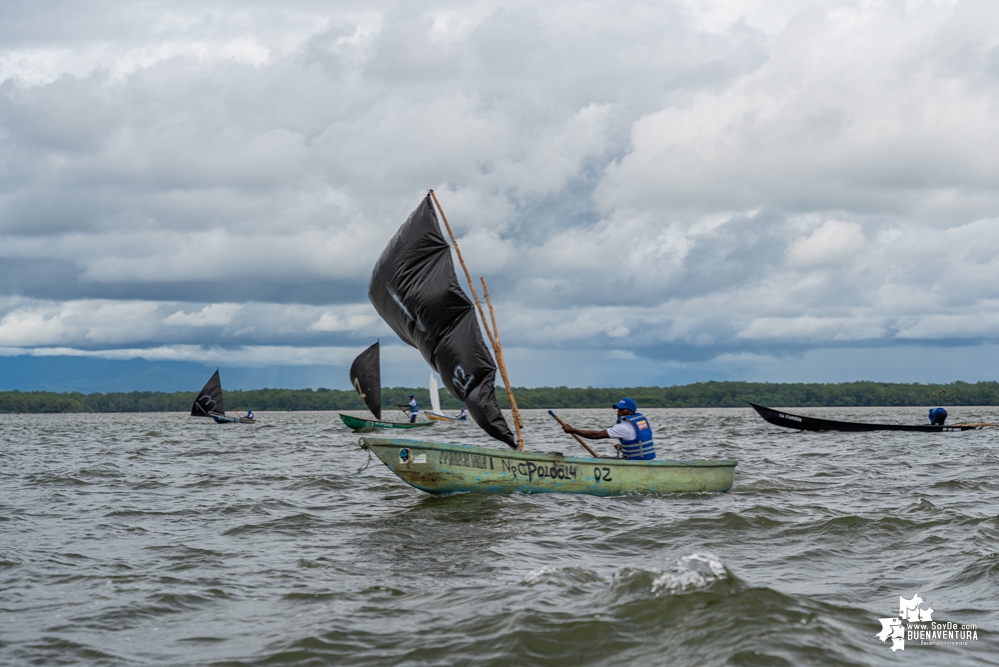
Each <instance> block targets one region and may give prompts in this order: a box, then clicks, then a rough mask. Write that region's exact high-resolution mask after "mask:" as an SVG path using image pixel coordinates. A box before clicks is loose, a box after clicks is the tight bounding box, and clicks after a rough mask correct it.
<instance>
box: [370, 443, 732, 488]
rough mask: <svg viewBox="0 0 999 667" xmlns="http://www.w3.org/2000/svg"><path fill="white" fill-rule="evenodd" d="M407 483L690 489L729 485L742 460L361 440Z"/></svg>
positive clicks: (521, 486) (497, 486)
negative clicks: (624, 457)
mask: <svg viewBox="0 0 999 667" xmlns="http://www.w3.org/2000/svg"><path fill="white" fill-rule="evenodd" d="M361 447H362V448H363V449H367V450H369V451H370V452H372V453H373V454H374V455H375V456H377V457H378V458H379V459H380V460H381V461H382V463H384V464H385V465H386V466H388V468H389V470H391V471H392V472H394V473H395V474H396V475H398V476H399V477H400V478H401V479H402V480H403V481H404V482H406V483H408V484H411V485H412V486H415V487H416V488H418V489H420V490H421V491H426V492H427V493H586V494H591V495H596V496H617V495H622V494H626V493H692V492H698V491H728V490H729V489H730V488H732V481H733V477H734V476H735V466H736V465H738V461H734V460H729V459H720V460H705V461H670V460H666V459H655V460H652V461H625V460H622V459H594V458H583V457H578V456H562V455H561V454H557V453H551V454H545V453H541V452H519V451H514V450H510V449H492V448H489V447H474V446H471V445H458V444H452V443H443V442H424V441H422V440H403V439H387V438H361Z"/></svg>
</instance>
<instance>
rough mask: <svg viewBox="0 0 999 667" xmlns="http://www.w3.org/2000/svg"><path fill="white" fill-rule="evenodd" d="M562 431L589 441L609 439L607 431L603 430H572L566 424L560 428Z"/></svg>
mask: <svg viewBox="0 0 999 667" xmlns="http://www.w3.org/2000/svg"><path fill="white" fill-rule="evenodd" d="M562 430H563V431H565V432H566V433H575V434H576V435H581V436H583V437H584V438H589V439H590V440H602V439H604V438H609V437H610V434H608V433H607V429H604V430H603V431H587V430H586V429H582V428H573V427H572V426H569V425H568V424H566V425H565V426H563V427H562Z"/></svg>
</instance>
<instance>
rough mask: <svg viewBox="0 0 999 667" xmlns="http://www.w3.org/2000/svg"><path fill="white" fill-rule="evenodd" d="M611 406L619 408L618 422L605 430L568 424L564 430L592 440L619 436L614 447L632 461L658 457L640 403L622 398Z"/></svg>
mask: <svg viewBox="0 0 999 667" xmlns="http://www.w3.org/2000/svg"><path fill="white" fill-rule="evenodd" d="M611 407H613V408H617V423H616V424H614V425H613V426H611V427H610V428H608V429H605V430H603V431H587V430H586V429H580V428H573V427H571V426H569V425H568V424H566V425H565V426H563V427H562V430H563V431H565V432H566V433H575V434H576V435H581V436H583V437H584V438H590V439H591V440H600V439H602V438H617V439H618V442H619V443H620V444H617V445H614V447H615V448H616V449H618V450H620V452H621V453H622V454H623V455H624V458H626V459H629V460H632V461H649V460H651V459H654V458H656V445H655V443H654V442H653V441H652V427H650V426H649V420H648V419H646V418H645V415H643V414H641V413H640V412H638V405H637V404H636V403H635V401H633V400H631V399H630V398H622V399H621V400H620V401H619V402H617V403H615V404H614V405H612V406H611Z"/></svg>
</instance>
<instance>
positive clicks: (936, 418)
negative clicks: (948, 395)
mask: <svg viewBox="0 0 999 667" xmlns="http://www.w3.org/2000/svg"><path fill="white" fill-rule="evenodd" d="M945 421H947V411H946V410H944V409H943V408H933V409H932V410H930V423H931V424H933V425H934V426H943V425H944V422H945Z"/></svg>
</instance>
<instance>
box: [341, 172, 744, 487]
mask: <svg viewBox="0 0 999 667" xmlns="http://www.w3.org/2000/svg"><path fill="white" fill-rule="evenodd" d="M435 204H436V208H435ZM438 212H440V220H441V221H442V222H443V224H444V226H445V228H446V229H447V232H448V235H449V236H450V239H451V242H450V243H449V242H448V241H447V240H445V238H444V235H443V233H442V232H441V228H440V222H439V221H438V217H437V213H438ZM452 248H453V249H454V252H455V254H456V255H457V257H458V260H459V262H461V265H462V269H463V270H464V272H465V278H466V279H467V280H468V284H469V288H470V290H471V292H472V297H473V299H474V303H473V301H472V300H471V299H469V298H468V296H466V295H465V292H464V291H463V290H462V289H461V286H460V284H459V282H458V276H457V274H456V273H455V268H454V262H453V260H452V259H451V250H452ZM480 280H481V281H482V289H483V296H484V298H485V301H486V303H487V304H488V306H489V314H490V318H491V322H492V326H491V327H490V326H489V320H487V318H486V314H485V311H484V309H483V307H482V303H481V301H479V298H478V294H477V293H476V290H475V285H474V283H472V279H471V275H470V274H469V272H468V268H467V267H466V266H465V263H464V260H463V259H462V256H461V250H460V249H459V248H458V243H457V240H456V239H455V238H454V234H453V232H452V231H451V227H450V225H449V224H448V222H447V218H446V217H445V216H444V213H443V211H440V203H439V202H438V201H437V197H436V195H435V194H434V192H433V190H431V191H430V192H429V193H428V194H427V196H426V197H425V198H424V200H423V202H422V203H421V204H420V205H419V206H418V207H417V208H416V210H415V211H413V212H412V213H411V214H410V216H409V218H408V219H407V220H406V222H405V223H404V224H403V225H402V227H401V228H400V229H399V231H398V232H397V233H396V234H395V236H394V237H392V240H391V241H390V242H389V244H388V246H387V247H386V248H385V250H384V251H383V252H382V254H381V256H380V257H379V259H378V262H377V263H376V264H375V268H374V271H373V272H372V275H371V281H370V282H369V283H368V297H369V298H370V299H371V303H372V304H373V305H374V307H375V310H376V311H377V312H378V314H379V315H380V316H381V317H382V319H383V320H385V322H386V323H387V324H388V325H389V326H390V327H391V328H392V330H393V331H395V333H396V334H398V336H399V337H400V338H401V339H402V340H403V341H404V342H406V343H408V344H409V345H412V346H413V347H415V348H416V349H418V350H419V351H420V353H421V354H422V355H423V358H424V359H425V360H426V362H427V363H428V364H429V365H430V367H431V369H432V370H433V371H434V372H436V373H438V374H439V375H440V378H441V382H442V383H443V384H444V387H445V388H446V389H447V390H448V392H450V394H451V395H452V396H453V397H454V398H456V399H457V400H459V401H461V402H462V403H463V404H464V405H465V406H466V409H467V411H468V414H469V416H471V418H472V421H474V422H475V424H477V425H478V426H479V427H480V428H481V429H482V430H483V431H485V432H486V434H488V435H489V436H490V437H492V438H494V439H496V440H499V441H500V442H502V443H504V444H506V445H508V446H509V447H510V449H500V448H495V447H480V446H474V445H468V444H458V443H449V442H434V441H425V440H409V439H390V438H378V437H363V438H361V439H360V443H359V444H360V446H361V448H362V449H365V450H367V451H368V452H369V460H370V458H371V457H377V458H378V460H380V461H381V462H382V463H384V464H385V466H386V467H388V469H389V470H391V471H392V472H393V473H395V474H396V475H397V476H398V477H399V478H400V479H402V480H403V481H404V482H406V483H407V484H410V485H412V486H414V487H416V488H417V489H420V490H422V491H426V492H427V493H434V494H446V493H545V492H548V493H551V492H555V493H580V494H590V495H600V496H608V495H619V494H626V493H687V492H701V491H727V490H728V489H730V488H731V487H732V483H733V478H734V474H735V467H736V465H738V461H735V460H732V459H710V460H696V461H671V460H667V459H653V460H625V459H615V458H601V457H599V456H596V453H595V452H592V450H590V451H591V454H593V456H592V457H586V456H566V455H565V454H563V453H561V452H538V451H525V448H524V439H523V435H522V432H521V429H522V427H523V422H522V421H521V418H520V411H519V409H518V407H517V402H516V399H515V397H514V395H513V391H512V389H511V385H510V379H509V376H508V374H507V372H506V365H505V362H504V360H503V348H502V345H501V343H500V340H499V332H498V331H497V328H496V316H495V312H494V310H493V307H492V302H491V301H490V299H489V290H488V288H487V287H486V281H485V279H484V278H480ZM476 312H478V315H479V317H478V318H477V317H476ZM480 320H481V327H482V328H481V329H480ZM483 330H484V331H485V333H486V336H487V337H488V339H489V342H490V343H491V345H492V351H493V353H494V354H495V362H494V361H493V356H492V355H491V354H490V351H489V349H488V348H487V347H486V345H485V342H484V340H483V337H482V332H483ZM497 370H499V372H500V374H501V375H502V377H503V384H504V388H505V391H506V394H507V398H508V399H509V402H510V407H511V412H512V415H513V424H514V429H515V431H516V437H515V436H514V433H513V432H511V430H510V427H509V425H508V424H507V421H506V418H505V417H504V416H503V412H502V411H501V410H500V407H499V403H498V402H497V400H496V392H495V378H496V372H497ZM355 386H356V385H355ZM358 391H360V389H358ZM435 407H436V406H435ZM435 412H439V410H435ZM428 416H429V415H428ZM553 416H554V415H553ZM580 444H583V446H584V447H587V449H588V450H589V447H588V446H586V445H585V444H584V443H582V441H580Z"/></svg>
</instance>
